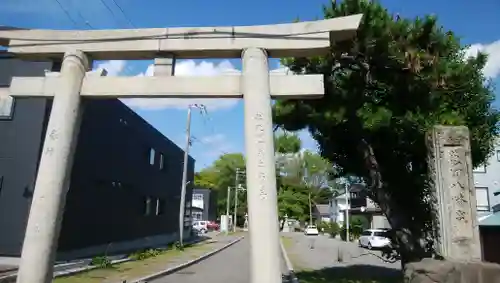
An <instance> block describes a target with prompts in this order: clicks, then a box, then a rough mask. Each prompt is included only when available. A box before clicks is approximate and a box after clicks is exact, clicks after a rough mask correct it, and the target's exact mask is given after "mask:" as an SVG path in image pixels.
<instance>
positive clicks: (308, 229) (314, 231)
mask: <svg viewBox="0 0 500 283" xmlns="http://www.w3.org/2000/svg"><path fill="white" fill-rule="evenodd" d="M304 235H306V236H310V235H314V236H317V235H319V231H318V228H317V227H316V226H314V225H309V226H307V227H306V229H305V230H304Z"/></svg>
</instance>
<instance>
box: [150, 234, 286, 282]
mask: <svg viewBox="0 0 500 283" xmlns="http://www.w3.org/2000/svg"><path fill="white" fill-rule="evenodd" d="M249 251H250V245H249V240H248V239H247V238H245V239H243V240H241V241H240V242H238V243H236V244H235V245H233V246H231V247H229V248H227V249H225V250H223V251H221V252H220V253H218V254H215V255H213V256H212V257H210V258H208V259H205V260H203V261H201V262H199V263H198V264H195V265H192V266H190V267H188V268H186V269H183V270H180V271H178V272H176V273H173V274H170V275H167V276H165V277H163V278H160V279H157V280H154V281H151V282H153V283H249V282H250V272H249V267H250V266H249V265H250V258H249V257H250V253H249ZM283 267H284V266H283Z"/></svg>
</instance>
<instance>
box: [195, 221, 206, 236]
mask: <svg viewBox="0 0 500 283" xmlns="http://www.w3.org/2000/svg"><path fill="white" fill-rule="evenodd" d="M193 229H194V230H196V231H197V232H198V233H201V234H205V233H206V232H207V231H208V221H194V222H193Z"/></svg>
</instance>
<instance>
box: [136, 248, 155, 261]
mask: <svg viewBox="0 0 500 283" xmlns="http://www.w3.org/2000/svg"><path fill="white" fill-rule="evenodd" d="M159 254H161V251H160V250H156V249H148V250H142V251H137V252H134V253H132V254H130V255H129V257H130V258H131V259H134V260H144V259H147V258H150V257H155V256H157V255H159Z"/></svg>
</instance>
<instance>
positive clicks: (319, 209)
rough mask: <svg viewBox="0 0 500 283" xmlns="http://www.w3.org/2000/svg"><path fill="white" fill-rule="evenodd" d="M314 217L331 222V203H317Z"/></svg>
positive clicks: (317, 219)
mask: <svg viewBox="0 0 500 283" xmlns="http://www.w3.org/2000/svg"><path fill="white" fill-rule="evenodd" d="M313 218H314V219H315V220H316V221H321V222H330V220H331V217H330V205H329V204H317V205H315V207H314V211H313Z"/></svg>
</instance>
